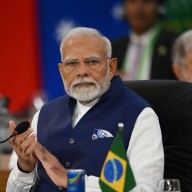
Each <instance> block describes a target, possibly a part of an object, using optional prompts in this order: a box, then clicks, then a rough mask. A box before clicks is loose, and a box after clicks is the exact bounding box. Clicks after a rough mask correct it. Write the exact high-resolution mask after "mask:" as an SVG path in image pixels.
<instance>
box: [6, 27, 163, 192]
mask: <svg viewBox="0 0 192 192" xmlns="http://www.w3.org/2000/svg"><path fill="white" fill-rule="evenodd" d="M60 51H61V61H62V62H61V63H60V64H59V71H60V74H61V78H62V80H63V83H64V87H65V90H66V92H67V95H64V96H61V97H59V98H57V99H55V100H53V101H52V102H50V103H48V104H46V105H44V106H43V107H42V108H41V110H40V111H39V112H37V113H36V115H35V116H34V119H33V121H32V128H33V130H32V129H31V128H30V129H29V130H28V131H26V132H25V133H23V134H21V135H19V136H17V137H16V138H13V139H11V140H10V143H11V145H12V147H13V149H14V150H15V152H16V153H17V155H18V162H17V167H16V168H14V169H13V170H12V172H11V174H10V177H9V180H8V184H7V191H19V192H20V191H29V190H30V187H31V185H32V182H33V179H34V177H35V175H37V174H38V176H39V178H40V180H39V184H38V189H37V191H38V192H45V191H49V192H53V191H54V192H55V191H66V187H67V175H66V170H67V169H69V168H70V169H84V170H85V171H86V174H87V177H86V188H87V189H86V191H90V192H93V191H101V190H100V187H99V184H98V178H99V176H100V172H101V169H102V166H103V163H104V160H105V158H106V155H107V153H108V150H109V148H110V145H111V143H112V141H113V138H114V136H115V135H116V133H117V131H118V128H117V125H118V123H119V122H123V123H124V129H123V142H124V146H125V148H126V150H127V155H128V157H129V162H130V165H131V167H132V170H133V173H134V176H135V179H136V183H137V185H136V187H135V188H134V189H133V190H132V191H134V192H139V191H145V192H155V191H157V184H158V181H159V180H160V179H162V178H163V170H164V153H163V145H162V137H161V130H160V125H159V121H158V117H157V115H156V114H155V112H154V111H153V109H152V108H151V107H150V106H149V104H148V103H147V102H146V101H145V100H143V99H142V98H140V97H139V96H138V95H136V94H135V93H134V92H132V91H131V90H130V89H128V88H127V87H126V86H125V85H124V83H123V82H122V80H121V79H120V78H119V77H118V76H114V74H115V72H116V66H117V59H115V58H111V52H112V51H111V43H110V41H109V40H108V39H107V38H106V37H104V36H102V35H101V34H100V33H99V32H98V31H97V30H95V29H91V28H83V27H79V28H75V29H73V30H71V31H70V32H69V33H68V34H67V35H66V36H65V37H64V39H63V41H62V42H61V46H60ZM14 128H15V124H14V122H13V121H10V129H11V131H12V130H13V129H14ZM33 131H34V132H35V133H36V134H37V139H36V135H35V134H32V133H33ZM98 131H99V132H100V133H107V134H103V135H105V136H103V137H99V135H98V137H97V138H96V137H93V134H95V133H96V132H98ZM47 150H48V151H47Z"/></svg>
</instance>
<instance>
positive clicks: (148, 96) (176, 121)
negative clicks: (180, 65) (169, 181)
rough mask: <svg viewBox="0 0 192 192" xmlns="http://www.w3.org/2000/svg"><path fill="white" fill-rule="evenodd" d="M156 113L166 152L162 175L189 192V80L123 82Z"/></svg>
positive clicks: (191, 108)
mask: <svg viewBox="0 0 192 192" xmlns="http://www.w3.org/2000/svg"><path fill="white" fill-rule="evenodd" d="M125 84H126V85H127V86H128V87H129V88H130V89H132V90H133V91H134V92H136V93H137V94H138V95H140V96H141V97H143V98H144V99H145V100H147V101H148V102H149V103H150V105H151V106H152V108H153V109H154V111H155V112H156V113H157V115H158V117H159V121H160V125H161V129H162V134H163V145H164V152H165V170H164V178H175V179H179V180H180V183H181V190H182V192H192V83H187V82H183V81H176V80H138V81H125Z"/></svg>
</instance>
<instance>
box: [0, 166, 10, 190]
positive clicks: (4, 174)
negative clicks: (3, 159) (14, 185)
mask: <svg viewBox="0 0 192 192" xmlns="http://www.w3.org/2000/svg"><path fill="white" fill-rule="evenodd" d="M9 173H10V170H3V169H0V180H1V181H0V192H5V189H6V185H7V179H8V177H9Z"/></svg>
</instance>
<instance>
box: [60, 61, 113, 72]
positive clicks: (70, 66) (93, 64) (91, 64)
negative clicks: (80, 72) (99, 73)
mask: <svg viewBox="0 0 192 192" xmlns="http://www.w3.org/2000/svg"><path fill="white" fill-rule="evenodd" d="M109 59H110V58H106V59H100V58H89V59H84V60H82V62H83V63H84V64H85V65H86V67H87V68H89V69H92V70H96V69H98V68H99V67H100V65H101V63H102V61H105V60H109ZM80 62H81V60H78V59H67V60H65V61H64V62H63V63H62V64H63V66H64V68H65V69H66V70H67V71H73V70H76V69H78V68H79V65H80Z"/></svg>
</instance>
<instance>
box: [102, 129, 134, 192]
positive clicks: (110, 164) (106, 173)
mask: <svg viewBox="0 0 192 192" xmlns="http://www.w3.org/2000/svg"><path fill="white" fill-rule="evenodd" d="M99 184H100V187H101V190H102V192H128V191H130V190H131V189H133V188H134V187H135V186H136V183H135V179H134V176H133V172H132V170H131V167H130V165H129V161H128V158H127V154H126V150H125V147H124V145H123V142H122V136H121V132H120V131H118V133H117V135H116V136H115V138H114V140H113V143H112V145H111V148H110V150H109V152H108V154H107V157H106V159H105V162H104V165H103V168H102V171H101V175H100V179H99Z"/></svg>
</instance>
